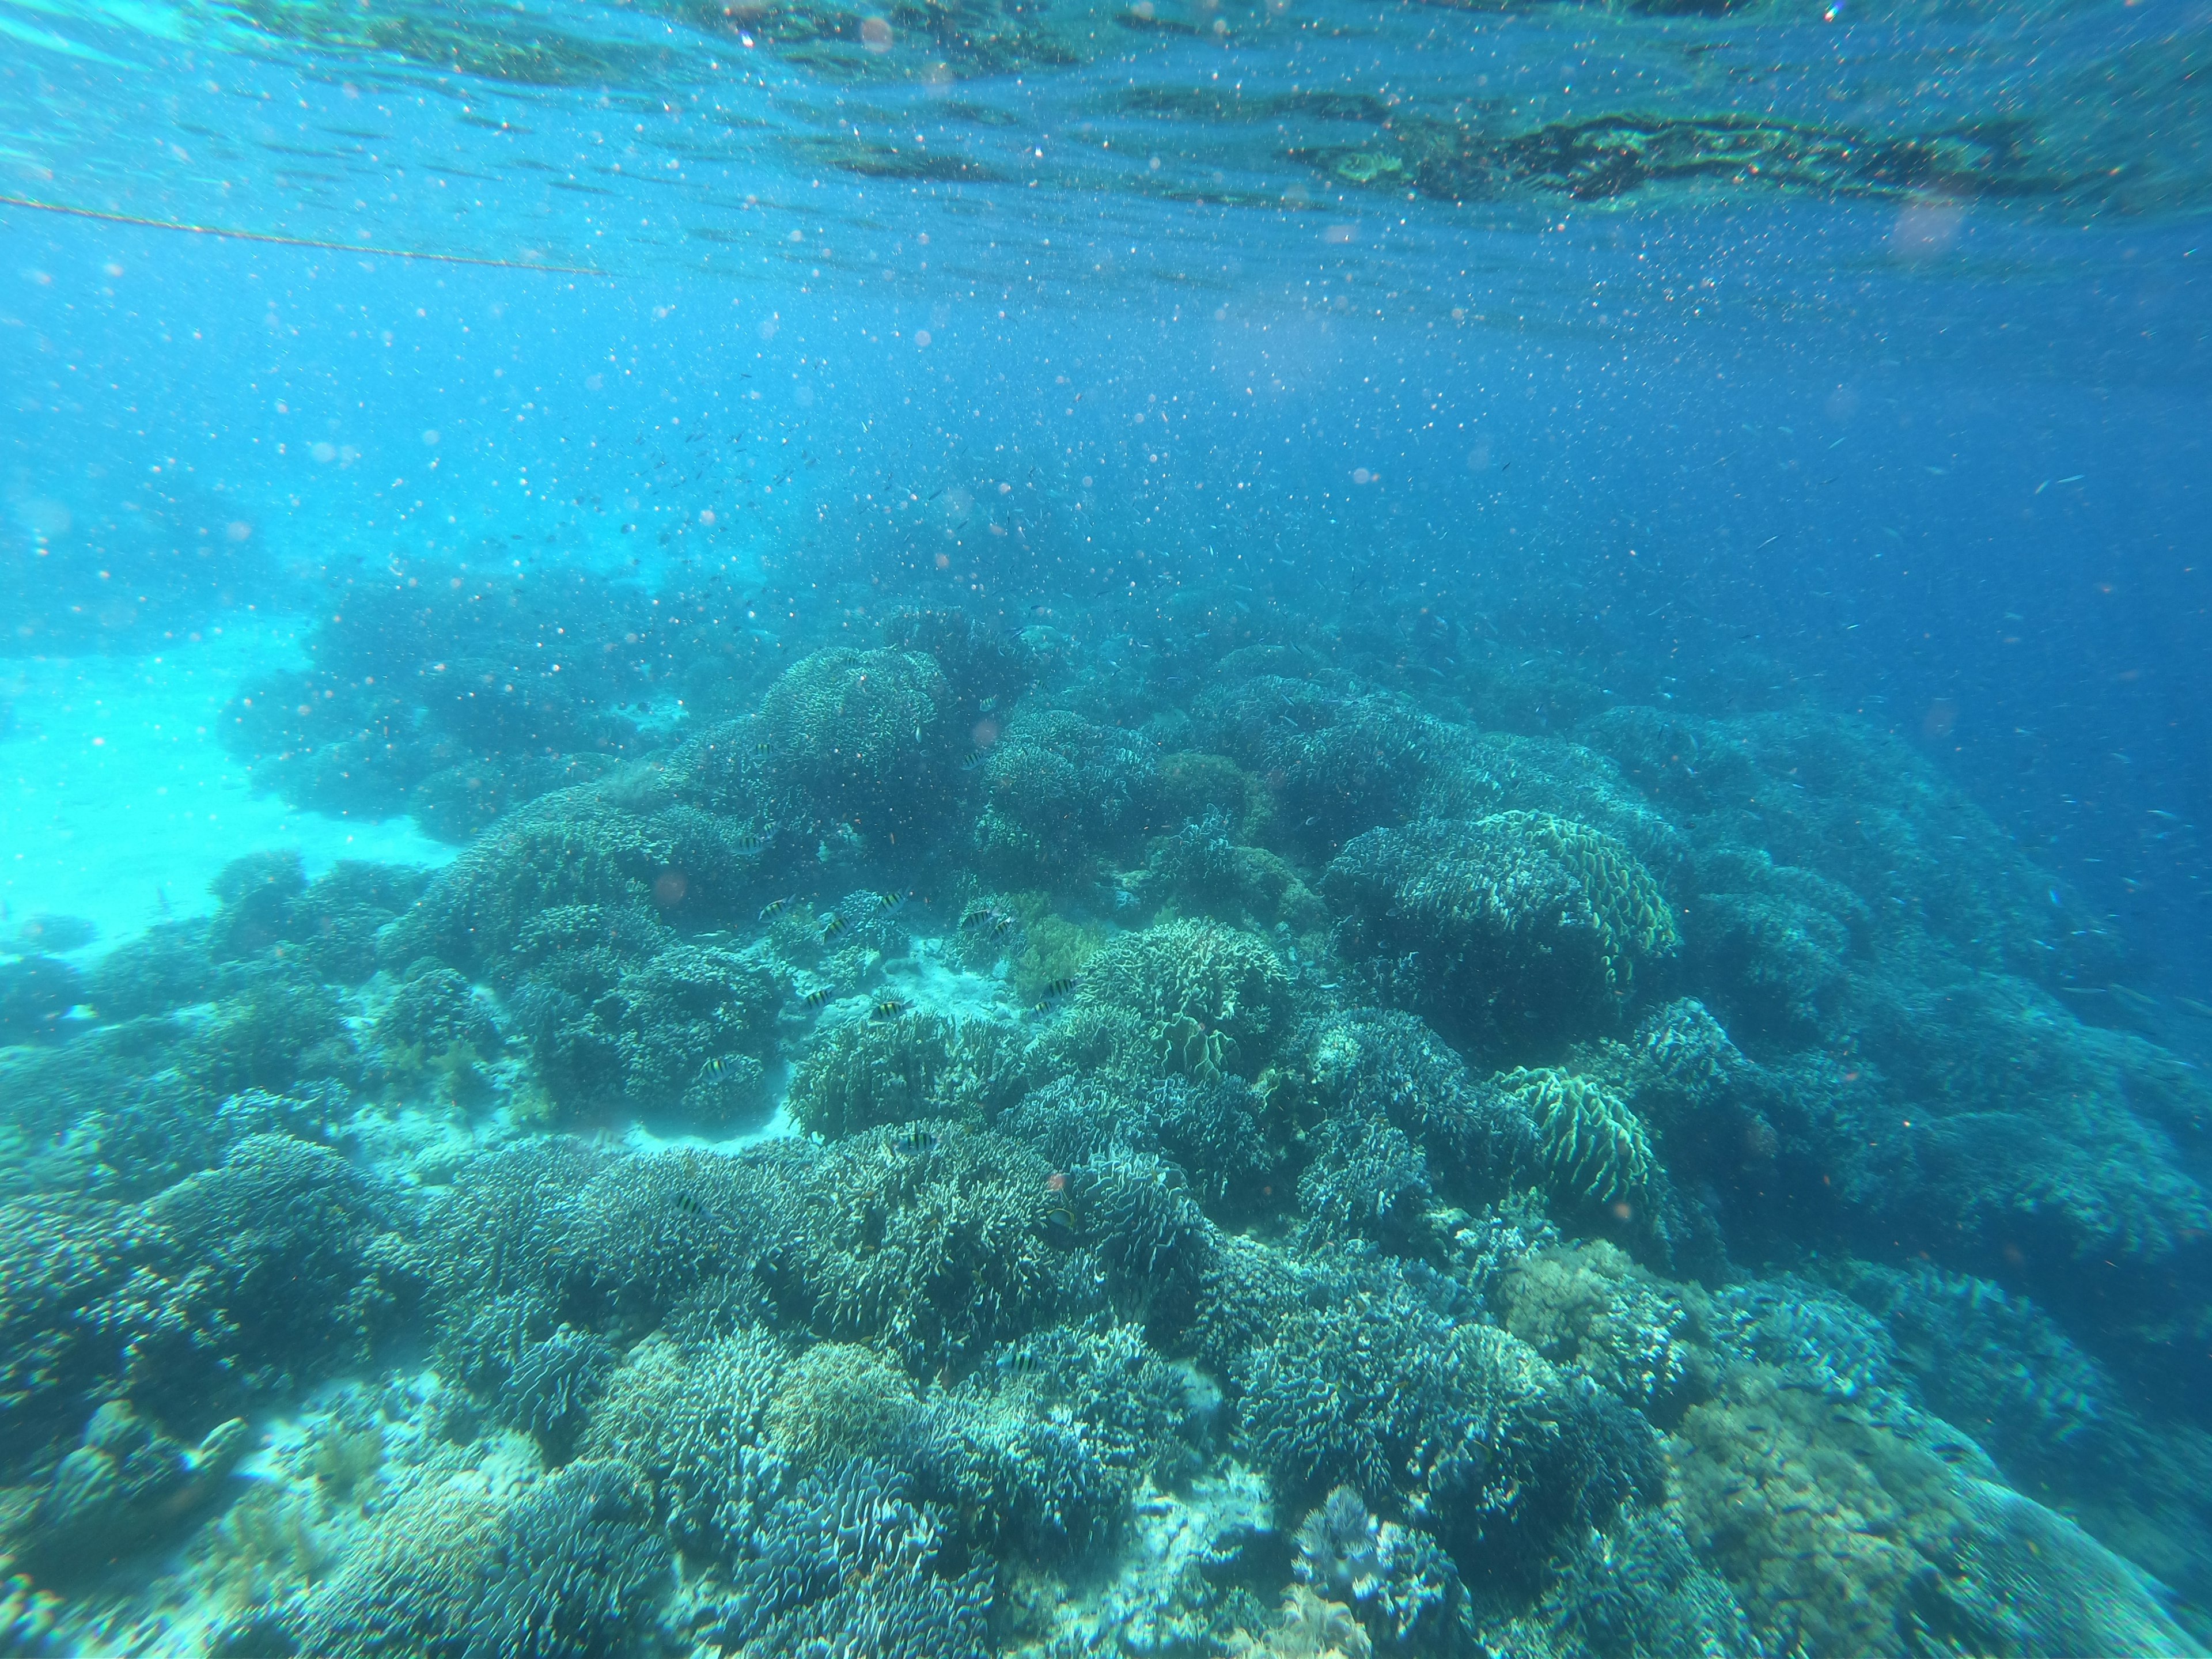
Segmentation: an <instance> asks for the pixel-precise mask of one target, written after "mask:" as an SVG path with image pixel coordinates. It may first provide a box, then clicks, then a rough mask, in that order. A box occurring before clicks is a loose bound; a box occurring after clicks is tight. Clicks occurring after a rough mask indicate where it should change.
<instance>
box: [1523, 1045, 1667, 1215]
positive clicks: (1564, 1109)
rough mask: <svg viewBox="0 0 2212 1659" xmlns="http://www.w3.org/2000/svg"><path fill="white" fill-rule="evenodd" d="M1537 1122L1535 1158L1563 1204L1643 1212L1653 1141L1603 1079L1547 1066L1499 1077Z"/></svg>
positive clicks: (1652, 1168) (1651, 1173)
mask: <svg viewBox="0 0 2212 1659" xmlns="http://www.w3.org/2000/svg"><path fill="white" fill-rule="evenodd" d="M1493 1084H1494V1086H1495V1087H1496V1088H1497V1089H1498V1091H1500V1092H1501V1093H1503V1094H1505V1095H1507V1096H1510V1097H1512V1098H1513V1099H1514V1100H1515V1101H1516V1103H1518V1104H1519V1105H1520V1106H1521V1108H1522V1110H1523V1111H1525V1112H1526V1113H1527V1114H1528V1118H1529V1120H1530V1121H1532V1122H1533V1123H1534V1125H1535V1127H1536V1155H1537V1158H1538V1159H1539V1160H1540V1161H1541V1164H1542V1167H1543V1169H1544V1170H1545V1173H1546V1177H1547V1186H1548V1188H1549V1190H1550V1192H1551V1194H1552V1197H1553V1202H1554V1203H1557V1204H1559V1205H1560V1206H1563V1207H1569V1208H1571V1207H1574V1206H1596V1207H1599V1208H1602V1209H1614V1208H1616V1207H1618V1206H1626V1207H1628V1208H1638V1209H1640V1208H1642V1207H1644V1205H1645V1203H1646V1201H1647V1200H1646V1194H1648V1193H1649V1191H1650V1186H1651V1182H1652V1178H1653V1176H1654V1174H1655V1172H1656V1170H1657V1167H1658V1166H1657V1164H1656V1160H1655V1159H1654V1158H1653V1156H1652V1152H1651V1138H1650V1135H1649V1134H1648V1133H1645V1131H1644V1123H1643V1121H1642V1120H1641V1119H1639V1118H1638V1116H1637V1115H1636V1114H1635V1113H1634V1112H1633V1111H1632V1110H1630V1109H1629V1107H1628V1103H1626V1101H1624V1100H1622V1099H1621V1098H1620V1096H1618V1095H1616V1094H1614V1093H1613V1091H1612V1090H1610V1089H1608V1088H1607V1087H1606V1086H1605V1085H1603V1084H1602V1083H1598V1082H1595V1081H1593V1080H1592V1079H1589V1078H1586V1077H1578V1076H1577V1075H1576V1074H1575V1073H1571V1072H1562V1071H1558V1070H1555V1069H1553V1068H1551V1067H1548V1066H1540V1067H1538V1068H1537V1069H1535V1070H1534V1071H1531V1070H1528V1068H1526V1067H1516V1069H1514V1070H1513V1071H1510V1072H1508V1073H1505V1074H1504V1076H1502V1077H1499V1078H1497V1079H1493Z"/></svg>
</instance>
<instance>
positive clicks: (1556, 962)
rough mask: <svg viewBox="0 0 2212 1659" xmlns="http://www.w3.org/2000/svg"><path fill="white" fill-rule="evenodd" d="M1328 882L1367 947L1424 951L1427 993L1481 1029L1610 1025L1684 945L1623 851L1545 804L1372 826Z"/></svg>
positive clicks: (1656, 891) (1335, 865)
mask: <svg viewBox="0 0 2212 1659" xmlns="http://www.w3.org/2000/svg"><path fill="white" fill-rule="evenodd" d="M1322 890H1323V892H1324V893H1325V894H1326V895H1327V896H1328V900H1329V902H1330V904H1331V905H1332V907H1334V908H1336V909H1337V910H1338V911H1339V912H1340V913H1341V914H1344V915H1346V916H1348V917H1349V918H1350V919H1351V920H1352V921H1353V922H1354V924H1355V925H1356V927H1357V929H1358V936H1359V938H1360V939H1361V940H1362V941H1363V942H1364V944H1365V945H1367V947H1368V948H1370V950H1373V951H1379V952H1381V953H1382V954H1383V956H1385V957H1396V956H1400V955H1402V954H1404V953H1407V952H1413V953H1416V954H1417V956H1418V958H1419V967H1418V974H1419V982H1420V984H1421V987H1422V990H1423V994H1424V996H1425V999H1426V1000H1428V1001H1429V1002H1430V1003H1431V1005H1432V1006H1437V1008H1439V1009H1442V1010H1446V1011H1449V1012H1452V1014H1453V1017H1454V1021H1455V1024H1457V1025H1460V1026H1463V1027H1468V1029H1470V1030H1473V1031H1474V1032H1475V1033H1477V1034H1480V1033H1481V1032H1482V1031H1483V1030H1485V1029H1486V1025H1487V1026H1489V1027H1490V1028H1492V1029H1493V1030H1494V1029H1495V1028H1496V1027H1497V1026H1498V1025H1500V1024H1503V1025H1504V1026H1506V1027H1507V1028H1509V1029H1510V1028H1511V1027H1512V1026H1514V1025H1515V1024H1516V1023H1517V1024H1525V1023H1530V1022H1534V1023H1538V1024H1541V1025H1542V1026H1544V1027H1547V1028H1558V1027H1561V1026H1565V1027H1567V1028H1569V1029H1571V1028H1573V1027H1574V1026H1575V1025H1577V1024H1592V1023H1604V1022H1605V1021H1607V1020H1609V1019H1610V1018H1611V1017H1612V1015H1613V1012H1614V1010H1615V1008H1616V1007H1617V1006H1618V1004H1619V1003H1620V1001H1621V1000H1624V999H1626V997H1627V996H1628V995H1629V994H1631V993H1632V991H1633V990H1634V989H1636V988H1637V987H1638V975H1639V974H1643V975H1645V976H1647V977H1648V976H1649V975H1648V970H1649V969H1651V968H1652V967H1654V966H1655V965H1656V964H1657V963H1661V962H1662V961H1664V960H1665V959H1667V958H1668V957H1671V956H1672V955H1674V951H1675V950H1676V947H1677V945H1678V944H1679V942H1680V936H1679V935H1678V933H1677V932H1676V930H1675V927H1674V914H1673V910H1672V908H1671V906H1670V905H1669V904H1668V900H1667V897H1666V895H1665V894H1664V893H1663V892H1662V890H1660V887H1659V884H1657V882H1656V881H1655V880H1653V879H1652V878H1651V876H1650V872H1647V871H1646V870H1645V869H1644V866H1643V865H1642V864H1640V863H1639V862H1638V860H1637V859H1636V857H1635V855H1634V854H1632V853H1631V852H1630V851H1629V850H1628V848H1626V847H1625V846H1623V845H1622V844H1621V843H1620V842H1618V841H1616V840H1614V839H1613V837H1612V836H1607V835H1606V834H1604V833H1603V832H1602V831H1600V830H1596V829H1590V828H1589V827H1587V826H1586V825H1583V824H1579V823H1572V822H1571V821H1569V820H1567V819H1565V818H1559V817H1553V816H1552V815H1550V814H1549V813H1544V812H1526V811H1507V812H1495V813H1492V814H1491V815H1490V816H1489V817H1483V818H1477V819H1474V820H1457V819H1433V818H1432V819H1424V820H1421V821H1419V822H1417V823H1412V824H1408V825H1407V826H1406V827H1404V828H1403V829H1373V830H1370V831H1368V832H1367V833H1366V834H1364V835H1363V836H1359V837H1358V839H1356V840H1355V841H1353V842H1351V843H1350V844H1349V845H1348V846H1346V848H1344V850H1343V851H1342V852H1341V853H1340V854H1337V856H1336V858H1335V859H1334V860H1333V861H1332V862H1331V863H1330V865H1329V866H1328V872H1327V873H1326V875H1325V876H1324V878H1323V881H1322ZM1485 1014H1486V1015H1487V1019H1485V1018H1483V1016H1484V1015H1485Z"/></svg>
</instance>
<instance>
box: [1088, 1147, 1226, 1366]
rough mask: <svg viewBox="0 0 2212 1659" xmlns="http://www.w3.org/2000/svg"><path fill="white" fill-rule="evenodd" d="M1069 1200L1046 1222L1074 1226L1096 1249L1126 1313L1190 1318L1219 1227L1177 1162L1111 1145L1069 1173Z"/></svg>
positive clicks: (1177, 1321) (1156, 1322)
mask: <svg viewBox="0 0 2212 1659" xmlns="http://www.w3.org/2000/svg"><path fill="white" fill-rule="evenodd" d="M1064 1202H1065V1206H1066V1207H1065V1208H1064V1209H1060V1210H1055V1211H1054V1212H1051V1214H1050V1215H1049V1216H1048V1222H1049V1223H1050V1224H1052V1225H1057V1226H1060V1227H1062V1228H1068V1227H1071V1226H1072V1230H1073V1233H1074V1235H1075V1237H1077V1238H1078V1239H1079V1240H1080V1241H1082V1242H1083V1243H1085V1244H1086V1245H1088V1246H1089V1247H1090V1248H1091V1250H1092V1251H1093V1252H1094V1253H1095V1254H1096V1255H1097V1260H1098V1263H1099V1266H1100V1267H1101V1268H1102V1269H1103V1275H1104V1288H1105V1290H1106V1293H1107V1296H1108V1297H1109V1300H1110V1301H1112V1303H1113V1304H1115V1307H1116V1308H1117V1309H1118V1310H1120V1311H1121V1313H1122V1314H1123V1316H1126V1317H1128V1318H1131V1319H1134V1320H1137V1321H1139V1322H1142V1323H1146V1324H1148V1325H1152V1326H1154V1327H1156V1328H1160V1329H1163V1330H1174V1329H1176V1328H1180V1327H1181V1326H1182V1324H1183V1323H1185V1322H1187V1321H1188V1318H1189V1316H1190V1310H1191V1305H1192V1298H1193V1297H1194V1295H1195V1294H1196V1291H1197V1284H1198V1279H1199V1275H1200V1273H1203V1272H1204V1270H1205V1266H1206V1256H1207V1255H1208V1253H1209V1252H1210V1251H1211V1250H1212V1245H1213V1237H1214V1229H1213V1226H1212V1223H1210V1222H1209V1221H1207V1220H1206V1214H1205V1212H1204V1211H1202V1210H1200V1208H1199V1206H1198V1201H1197V1200H1196V1199H1194V1198H1193V1197H1192V1196H1191V1194H1190V1190H1189V1188H1188V1184H1187V1183H1186V1182H1185V1181H1184V1179H1183V1174H1182V1170H1181V1169H1180V1168H1178V1167H1177V1166H1176V1165H1175V1164H1169V1163H1165V1162H1164V1161H1163V1160H1161V1159H1160V1158H1156V1157H1153V1156H1152V1155H1150V1154H1148V1153H1140V1152H1120V1151H1115V1152H1107V1153H1105V1154H1103V1155H1102V1156H1099V1157H1097V1158H1092V1159H1091V1161H1090V1162H1089V1163H1088V1164H1085V1165H1084V1166H1083V1167H1082V1168H1081V1169H1080V1170H1076V1171H1074V1172H1073V1174H1071V1175H1069V1176H1067V1177H1066V1188H1065V1200H1064Z"/></svg>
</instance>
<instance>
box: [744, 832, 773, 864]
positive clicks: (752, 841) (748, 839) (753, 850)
mask: <svg viewBox="0 0 2212 1659" xmlns="http://www.w3.org/2000/svg"><path fill="white" fill-rule="evenodd" d="M767 846H768V837H767V836H764V835H763V834H761V833H760V831H759V830H757V829H741V830H739V831H738V851H739V852H740V853H743V854H745V856H746V857H748V858H750V857H752V856H753V855H754V854H757V853H759V852H762V851H763V850H764V849H765V848H767Z"/></svg>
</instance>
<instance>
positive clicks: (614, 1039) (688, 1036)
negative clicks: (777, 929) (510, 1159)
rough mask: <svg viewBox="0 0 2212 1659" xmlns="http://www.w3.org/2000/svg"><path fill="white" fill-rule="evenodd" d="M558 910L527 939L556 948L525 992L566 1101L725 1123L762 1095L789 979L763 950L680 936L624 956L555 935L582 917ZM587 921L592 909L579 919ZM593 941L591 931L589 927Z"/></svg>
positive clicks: (542, 1064)
mask: <svg viewBox="0 0 2212 1659" xmlns="http://www.w3.org/2000/svg"><path fill="white" fill-rule="evenodd" d="M573 915H574V912H572V911H568V910H561V911H553V912H549V913H547V915H545V916H543V917H540V918H539V919H538V922H537V923H536V924H534V925H533V927H532V929H531V930H530V931H529V932H527V933H525V935H524V938H523V948H524V950H525V951H528V952H529V953H530V954H531V955H532V956H533V957H535V956H538V955H540V954H541V953H542V954H543V955H544V957H546V958H547V960H545V961H544V963H542V964H540V965H537V966H533V967H532V969H530V971H529V974H528V975H527V977H526V980H525V981H524V986H523V989H522V992H521V993H520V995H518V997H517V998H516V1006H517V1012H518V1014H519V1016H520V1024H522V1026H523V1028H524V1030H526V1032H527V1033H528V1034H529V1036H530V1040H531V1043H532V1049H533V1052H534V1054H535V1055H536V1057H537V1060H538V1075H539V1078H540V1079H541V1081H542V1083H543V1085H544V1088H545V1089H546V1091H547V1092H548V1093H549V1094H550V1096H551V1097H552V1098H553V1100H554V1102H555V1103H556V1105H557V1106H559V1107H560V1108H561V1109H563V1110H567V1111H571V1112H576V1113H580V1114H591V1113H595V1112H597V1113H604V1112H606V1111H609V1110H611V1109H623V1110H627V1111H631V1112H640V1113H665V1112H676V1111H681V1112H683V1113H684V1114H685V1115H689V1116H690V1117H693V1118H695V1119H697V1120H699V1121H702V1123H705V1124H708V1125H713V1126H720V1125H722V1124H725V1123H726V1122H727V1121H730V1120H731V1119H732V1118H741V1117H742V1116H744V1115H745V1114H746V1113H747V1112H748V1111H749V1110H750V1109H751V1108H752V1107H753V1106H754V1105H756V1104H757V1098H758V1095H759V1092H760V1088H761V1085H762V1083H763V1080H764V1078H765V1065H764V1063H763V1060H761V1058H760V1057H759V1055H758V1054H756V1053H753V1052H750V1050H754V1049H760V1048H765V1047H766V1046H767V1031H768V1028H769V1024H770V1023H771V1022H772V1021H773V1019H774V1018H775V1012H776V1010H777V1009H778V1008H779V1007H781V1006H782V1002H783V986H782V982H781V980H780V979H779V978H778V976H777V975H775V973H774V971H773V970H772V969H770V968H769V966H768V965H767V964H766V963H765V962H764V961H763V959H762V953H761V952H759V951H730V950H726V949H722V948H720V947H718V946H713V945H684V944H669V945H665V946H663V947H662V948H661V949H659V950H658V951H654V952H653V954H652V955H651V956H649V957H646V958H645V959H644V960H642V961H628V962H625V961H623V960H621V958H620V957H619V956H618V955H617V952H616V951H613V950H610V949H609V948H607V947H605V946H602V945H599V944H598V943H597V942H596V940H595V939H592V942H590V943H587V944H586V943H584V942H583V940H582V939H580V940H578V941H577V943H578V944H581V945H582V946H583V948H582V949H580V950H579V949H577V948H574V945H571V944H570V942H569V939H568V938H567V937H565V936H564V937H563V938H562V939H561V941H560V943H558V944H556V943H554V942H553V941H552V940H551V939H550V938H549V933H550V928H551V926H552V925H553V924H556V923H558V924H560V925H561V926H562V931H563V934H564V935H565V934H566V931H567V930H566V924H567V922H568V919H569V918H570V917H571V916H573ZM576 919H577V920H578V921H583V918H580V917H579V918H576ZM584 938H585V939H591V935H590V933H588V932H587V933H585V934H584Z"/></svg>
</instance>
